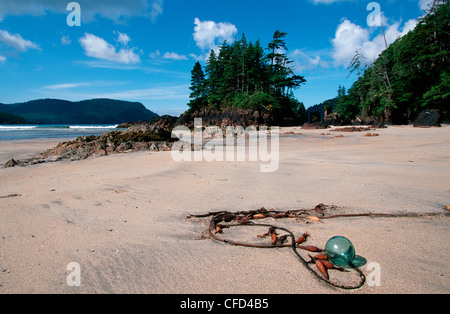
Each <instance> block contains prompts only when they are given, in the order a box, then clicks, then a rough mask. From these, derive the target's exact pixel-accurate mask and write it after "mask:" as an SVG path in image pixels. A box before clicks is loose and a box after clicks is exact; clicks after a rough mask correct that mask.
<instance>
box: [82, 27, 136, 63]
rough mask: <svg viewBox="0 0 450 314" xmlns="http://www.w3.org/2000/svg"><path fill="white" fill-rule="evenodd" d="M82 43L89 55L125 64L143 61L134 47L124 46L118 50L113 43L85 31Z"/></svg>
mask: <svg viewBox="0 0 450 314" xmlns="http://www.w3.org/2000/svg"><path fill="white" fill-rule="evenodd" d="M80 43H81V46H82V47H83V49H84V50H85V53H86V55H87V56H89V57H93V58H97V59H102V60H108V61H112V62H118V63H123V64H135V63H139V62H140V61H141V60H140V57H139V55H138V54H136V53H135V52H134V48H132V49H127V48H122V49H120V50H119V51H116V48H115V47H114V46H113V45H111V44H109V43H108V42H106V41H105V40H104V39H103V38H100V37H97V36H95V35H93V34H89V33H85V35H84V37H82V38H81V39H80Z"/></svg>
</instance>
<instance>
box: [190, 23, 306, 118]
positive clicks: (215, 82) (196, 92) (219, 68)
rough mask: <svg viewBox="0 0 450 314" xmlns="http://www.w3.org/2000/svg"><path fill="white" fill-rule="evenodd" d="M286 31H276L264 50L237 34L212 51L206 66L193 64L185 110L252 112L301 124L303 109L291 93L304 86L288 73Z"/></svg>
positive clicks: (301, 81) (304, 114)
mask: <svg viewBox="0 0 450 314" xmlns="http://www.w3.org/2000/svg"><path fill="white" fill-rule="evenodd" d="M286 36H287V33H284V32H280V31H278V30H277V31H275V33H274V34H273V40H272V41H271V42H270V43H269V44H268V46H267V47H266V48H263V47H262V46H261V43H260V41H259V40H258V41H256V42H251V41H250V42H249V41H248V40H247V38H246V37H245V34H243V35H242V37H241V39H239V40H235V41H234V42H233V43H231V44H230V43H228V42H227V41H225V42H224V43H223V44H222V45H221V46H220V49H219V51H218V52H216V51H214V50H211V52H210V54H209V58H208V60H207V62H206V66H205V67H204V68H203V67H202V65H201V63H200V62H196V63H195V65H194V68H193V70H192V72H191V87H190V90H191V94H190V102H189V104H188V106H189V111H190V112H194V111H200V110H202V109H205V108H206V109H217V110H221V109H223V108H243V109H254V110H259V111H261V112H264V113H270V114H273V115H278V116H280V117H283V119H284V120H285V121H287V120H291V122H296V123H303V122H305V119H306V116H307V115H306V110H305V107H304V105H303V103H301V102H299V101H298V100H297V99H296V98H295V97H294V95H293V90H295V89H297V88H299V87H300V86H301V85H302V84H304V83H305V82H306V80H305V78H304V77H303V76H300V75H296V74H295V73H294V71H293V67H292V63H293V62H292V60H290V59H289V57H288V56H287V51H288V48H287V44H286V39H285V38H286Z"/></svg>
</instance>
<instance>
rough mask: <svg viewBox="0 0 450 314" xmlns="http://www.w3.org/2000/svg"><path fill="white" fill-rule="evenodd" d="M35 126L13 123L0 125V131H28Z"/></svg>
mask: <svg viewBox="0 0 450 314" xmlns="http://www.w3.org/2000/svg"><path fill="white" fill-rule="evenodd" d="M36 128H37V126H35V125H33V126H23V125H20V126H15V125H14V126H13V125H0V131H30V130H34V129H36Z"/></svg>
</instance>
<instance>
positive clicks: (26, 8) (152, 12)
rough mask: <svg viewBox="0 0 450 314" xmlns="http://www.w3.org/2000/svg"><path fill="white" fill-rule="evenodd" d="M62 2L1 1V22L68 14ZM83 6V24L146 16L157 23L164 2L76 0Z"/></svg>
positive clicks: (149, 0) (144, 0) (56, 0)
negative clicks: (12, 17) (97, 18)
mask: <svg viewBox="0 0 450 314" xmlns="http://www.w3.org/2000/svg"><path fill="white" fill-rule="evenodd" d="M69 2H70V1H69V0H68V1H61V0H28V1H17V0H16V1H7V0H5V1H3V0H2V1H0V20H1V19H2V18H3V17H5V16H7V15H34V16H39V15H45V14H46V12H47V11H48V12H55V13H63V14H67V13H68V11H67V4H68V3H69ZM76 2H78V3H79V4H80V6H81V13H82V19H83V22H89V21H92V20H94V18H95V16H102V17H105V18H108V19H111V20H114V21H118V20H120V19H122V18H124V17H131V16H145V17H148V18H150V19H151V20H152V21H155V20H156V18H157V17H158V16H159V15H161V14H162V13H163V5H164V0H127V1H123V0H95V1H93V0H76Z"/></svg>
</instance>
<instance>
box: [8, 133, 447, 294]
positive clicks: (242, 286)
mask: <svg viewBox="0 0 450 314" xmlns="http://www.w3.org/2000/svg"><path fill="white" fill-rule="evenodd" d="M289 132H293V133H294V135H292V134H290V135H289V134H286V135H283V134H284V133H289ZM371 132H376V133H378V134H379V136H378V137H365V136H364V135H365V134H366V133H367V132H353V133H348V132H330V130H304V129H301V127H296V128H295V127H292V128H282V129H281V130H280V134H281V136H280V167H279V169H278V171H276V172H274V173H261V172H260V171H259V168H260V163H259V162H238V161H233V162H175V161H173V160H172V158H171V154H170V152H148V151H145V152H133V153H129V154H116V155H109V156H105V157H98V158H88V159H85V160H80V161H73V162H65V161H62V162H56V163H46V164H39V165H33V166H29V167H25V168H22V167H15V168H7V169H0V196H5V198H2V199H1V200H2V201H1V202H0V293H6V294H8V293H155V294H158V293H162V294H166V293H177V294H179V293H194V294H210V293H214V294H215V293H217V294H233V293H237V294H242V293H244V294H247V293H249V294H264V293H268V294H272V293H275V294H277V293H283V294H284V293H362V294H377V293H425V294H427V293H443V294H447V293H449V292H450V290H449V287H450V285H449V282H450V279H449V276H450V273H449V269H450V256H449V254H450V253H449V252H450V244H448V241H446V239H447V238H448V236H449V235H450V225H449V220H448V216H446V215H445V214H446V213H447V212H448V211H446V209H445V206H446V205H450V204H447V203H449V196H450V181H449V179H448V169H449V168H450V160H449V158H448V152H449V151H450V126H447V125H446V126H443V127H441V128H429V129H422V128H420V129H419V128H413V127H412V126H400V127H395V126H394V127H388V128H387V129H377V130H376V131H371ZM298 133H302V134H303V135H302V136H299V135H295V134H298ZM322 133H330V135H321V134H322ZM337 135H343V137H336V136H337ZM1 144H2V143H0V145H1ZM35 144H36V145H33V143H26V142H23V143H14V145H10V146H9V147H5V148H7V149H6V151H3V154H5V153H8V150H9V151H10V152H9V153H12V152H13V150H16V151H19V148H20V151H19V152H20V153H21V154H31V153H32V152H34V151H35V150H36V149H40V148H41V147H43V146H45V145H53V143H49V142H48V141H44V142H38V143H35ZM45 148H47V147H45ZM38 153H39V152H38ZM13 158H16V156H13ZM6 196H11V197H6ZM319 203H323V204H327V205H333V206H336V207H337V208H338V210H339V211H338V212H336V213H337V214H358V213H363V214H367V213H386V214H391V213H394V214H398V213H412V214H421V213H436V214H438V215H437V216H430V217H428V216H427V217H413V218H371V217H342V218H339V219H327V220H323V221H321V222H314V221H301V220H295V219H291V220H286V221H285V220H280V219H273V218H267V219H265V220H262V221H261V223H264V222H266V221H267V223H273V224H277V225H279V226H281V227H286V228H288V229H289V230H292V232H294V234H295V235H301V234H303V233H304V232H308V233H310V234H311V236H310V237H309V238H308V241H307V242H306V243H307V245H315V246H319V247H324V246H325V243H326V241H327V240H328V239H329V238H331V237H333V236H336V235H342V236H346V237H347V238H349V239H350V240H351V241H352V242H353V244H354V245H355V248H356V254H357V255H360V256H362V257H364V258H365V259H366V260H367V265H364V266H362V267H361V270H362V271H363V272H364V273H365V274H366V276H367V277H368V278H369V277H370V274H372V271H371V270H370V269H368V268H367V266H368V265H369V264H370V263H377V264H378V265H379V266H380V268H381V285H380V286H376V285H372V286H370V285H369V284H366V285H364V286H363V287H362V288H361V289H358V290H355V291H350V292H349V291H343V290H339V289H335V288H330V287H329V286H327V285H324V284H322V283H320V282H319V281H318V280H316V279H315V278H314V277H313V276H311V274H310V273H309V272H308V271H307V270H306V269H305V268H303V267H302V265H301V264H299V263H298V260H297V259H296V257H295V256H294V255H293V254H292V252H291V251H290V250H289V249H283V248H280V249H274V250H260V249H252V248H242V247H234V246H231V245H226V244H222V243H219V242H216V241H215V240H213V239H211V238H208V237H206V238H205V232H206V231H207V227H208V221H207V220H204V219H196V220H192V219H186V217H187V216H188V215H190V214H192V215H195V214H197V215H201V214H206V213H208V212H215V211H231V212H236V211H248V210H255V209H258V208H261V207H265V208H267V209H277V210H291V209H309V208H314V207H315V206H316V205H317V204H319ZM440 213H442V214H443V215H440ZM256 229H258V228H256ZM256 229H253V228H250V230H249V229H246V228H239V230H225V231H224V234H223V237H224V238H231V239H235V240H240V239H241V238H242V237H244V238H245V239H248V240H249V241H250V242H256V241H258V238H257V237H256V234H261V233H264V232H266V231H267V228H262V229H260V230H259V229H258V230H256ZM73 262H75V263H78V264H79V265H80V267H81V268H80V269H81V285H80V286H79V287H76V286H75V287H72V286H69V285H68V284H67V282H66V278H67V276H68V275H69V273H70V271H67V266H68V265H69V264H70V263H73ZM330 276H337V274H335V273H330ZM332 278H335V277H332ZM274 287H283V289H281V290H277V289H275V290H274Z"/></svg>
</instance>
